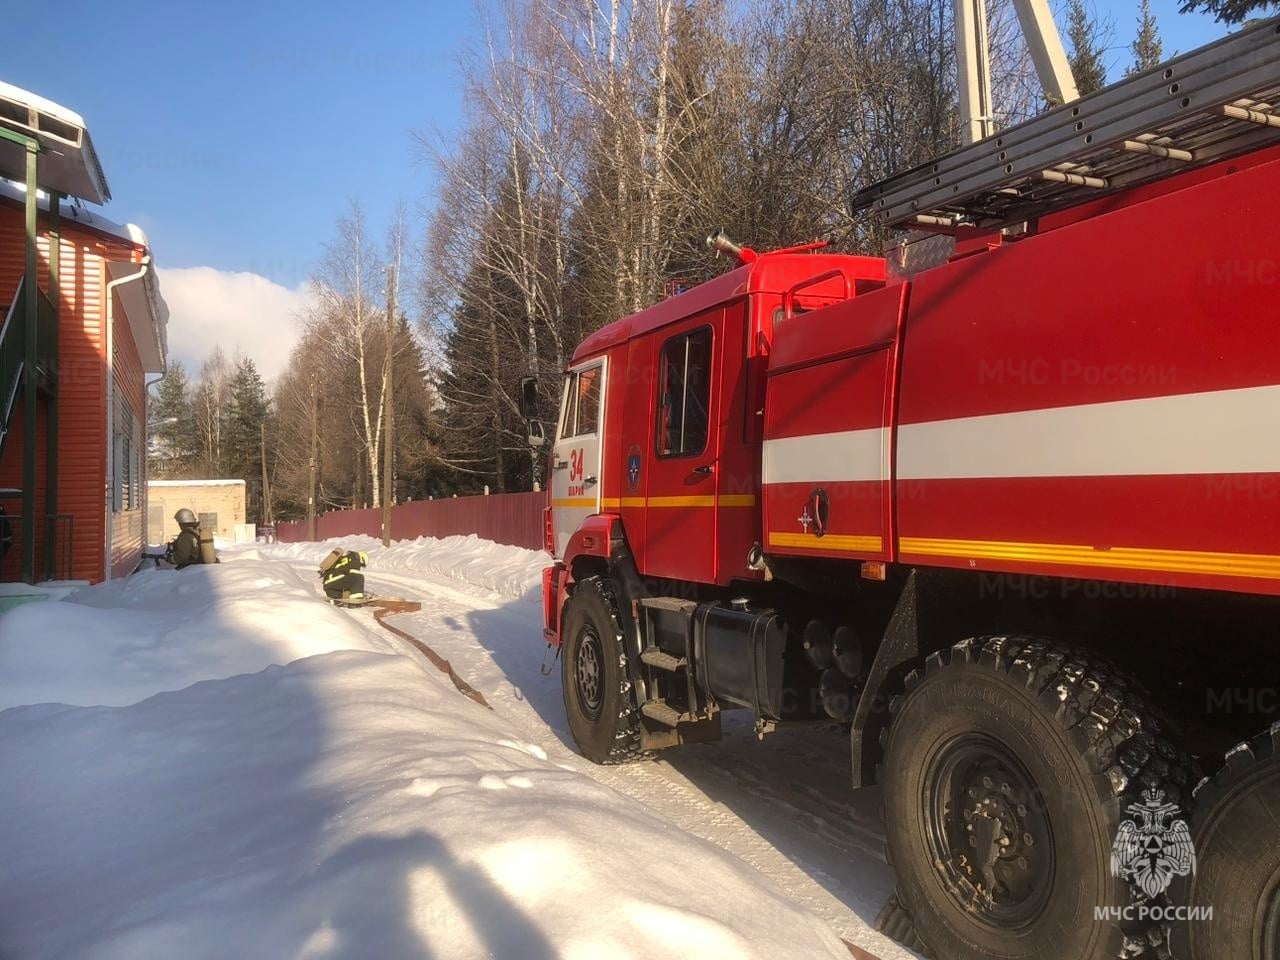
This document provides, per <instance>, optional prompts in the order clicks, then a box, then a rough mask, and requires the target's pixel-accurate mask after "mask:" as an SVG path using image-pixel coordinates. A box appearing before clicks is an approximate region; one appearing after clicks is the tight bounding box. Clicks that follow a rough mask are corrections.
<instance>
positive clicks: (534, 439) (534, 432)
mask: <svg viewBox="0 0 1280 960" xmlns="http://www.w3.org/2000/svg"><path fill="white" fill-rule="evenodd" d="M546 442H547V434H546V431H544V430H543V429H542V424H541V423H540V422H539V421H537V420H530V421H529V446H531V447H534V448H537V447H540V446H542V445H543V444H544V443H546Z"/></svg>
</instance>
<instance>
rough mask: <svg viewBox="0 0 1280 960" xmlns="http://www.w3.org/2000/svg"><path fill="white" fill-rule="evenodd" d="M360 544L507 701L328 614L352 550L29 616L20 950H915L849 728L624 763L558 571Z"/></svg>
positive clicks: (8, 846) (349, 616)
mask: <svg viewBox="0 0 1280 960" xmlns="http://www.w3.org/2000/svg"><path fill="white" fill-rule="evenodd" d="M343 543H344V545H346V546H351V547H356V548H359V549H365V550H367V551H368V552H369V553H370V560H371V563H372V567H373V570H372V573H371V576H370V584H369V586H370V589H372V590H374V591H376V592H378V593H383V594H399V595H403V596H409V597H411V598H413V599H419V600H422V601H423V603H424V609H423V612H422V613H421V614H417V615H405V616H399V617H396V618H395V623H396V624H397V626H399V627H401V628H402V629H404V630H406V631H408V632H409V633H411V634H413V635H414V636H416V637H418V638H419V639H420V640H422V641H423V642H425V643H427V644H429V645H430V646H431V647H432V648H433V649H435V650H436V651H437V652H438V653H440V654H441V655H442V656H444V657H446V658H448V659H449V660H450V661H451V662H452V664H453V666H454V668H455V670H456V671H457V672H458V673H459V674H460V675H461V676H462V678H463V679H464V680H466V681H467V682H468V683H470V684H471V685H472V686H474V687H475V688H477V689H478V690H480V692H482V693H483V694H484V696H485V697H486V699H487V700H488V702H489V703H490V704H492V705H493V707H494V709H493V711H489V710H485V709H484V708H482V707H480V706H478V705H477V704H475V703H473V702H471V701H469V700H467V699H466V698H464V697H463V696H461V695H460V694H459V693H457V691H456V690H455V689H454V688H453V686H452V685H451V684H449V682H448V681H447V680H446V679H445V678H444V677H443V676H442V675H441V674H439V673H438V672H436V671H435V670H434V668H432V667H431V666H430V665H429V664H427V663H426V661H425V659H424V658H423V657H422V656H421V655H420V654H419V653H418V652H417V651H416V650H413V649H412V648H407V645H406V644H403V642H402V641H400V640H398V639H397V638H396V637H394V636H392V635H391V634H389V633H387V632H386V631H383V630H381V629H380V628H378V627H377V626H376V625H374V624H373V621H372V618H371V617H370V616H369V615H368V614H367V613H364V612H348V611H339V610H335V609H334V608H332V607H330V606H328V605H327V604H325V603H323V602H322V601H321V600H320V599H319V598H318V595H317V594H318V591H317V587H316V581H315V578H314V565H315V562H316V560H318V559H319V557H320V556H322V555H323V554H324V553H326V552H327V551H328V549H329V548H328V547H327V546H321V545H295V546H277V547H269V548H264V547H256V548H254V547H240V548H236V549H235V550H233V551H230V552H229V556H228V557H227V559H228V562H226V563H224V564H222V565H220V566H218V567H214V568H200V567H193V568H189V569H188V570H184V571H181V572H174V571H151V572H144V573H143V574H140V575H139V576H137V577H134V578H131V579H130V580H128V581H124V582H121V583H115V584H111V585H107V586H103V587H98V588H94V589H92V590H88V591H84V592H81V593H80V594H77V595H76V596H74V597H73V598H72V599H71V600H69V601H65V602H62V603H45V604H33V605H28V606H24V607H19V608H17V609H16V610H14V611H12V612H10V613H8V614H5V615H3V616H0V708H3V707H9V709H7V710H5V709H0V809H3V810H4V819H3V821H2V822H3V826H2V827H0V864H3V865H4V866H3V869H0V905H2V906H0V956H3V957H5V958H9V957H16V958H25V957H55V956H56V957H95V958H96V957H105V958H115V957H120V958H125V957H128V958H135V957H143V958H148V957H166V958H167V957H172V956H184V957H224V956H245V957H273V958H274V957H317V958H318V957H365V956H371V957H372V956H377V957H402V956H404V957H424V956H425V957H442V958H453V957H469V956H495V957H504V958H505V957H513V958H526V957H527V958H535V960H536V958H540V957H553V956H558V957H566V958H577V957H582V958H586V957H602V956H619V957H622V956H653V957H663V958H667V957H682V956H694V955H697V956H699V957H708V956H710V957H716V958H717V960H719V958H723V957H740V956H742V957H747V956H755V957H798V956H804V957H818V956H832V957H841V956H843V957H848V952H847V951H846V950H845V948H844V947H843V946H842V945H841V944H840V943H839V940H838V939H837V936H836V935H837V934H838V935H841V936H843V937H845V938H846V939H847V940H849V941H850V942H853V943H857V944H860V945H862V946H865V947H867V948H868V949H870V950H871V952H873V953H874V954H876V955H877V956H879V957H882V958H884V960H899V958H906V957H908V956H909V954H907V953H905V952H903V951H901V950H900V949H898V948H895V947H894V946H892V945H891V944H888V943H887V942H886V941H884V940H883V939H882V938H880V937H878V936H877V935H876V934H874V933H873V932H871V931H870V930H869V928H868V924H869V922H870V920H871V918H872V917H874V915H875V912H876V911H877V910H878V909H879V907H880V905H881V904H882V903H883V901H884V899H885V897H886V896H887V894H888V892H889V889H890V886H891V880H890V876H889V873H888V870H887V868H886V867H885V866H884V865H883V862H882V861H880V860H879V859H878V851H879V840H878V838H877V837H876V835H875V831H876V813H875V810H874V803H875V797H874V795H866V796H860V797H853V796H852V795H851V794H850V793H849V791H848V790H847V788H846V786H845V785H846V784H847V782H848V756H847V742H846V741H845V740H844V738H842V737H840V736H837V735H834V734H833V733H832V732H831V731H828V730H826V729H823V728H811V729H806V730H794V731H784V732H780V733H777V734H774V735H772V736H771V737H769V738H768V739H766V741H765V742H764V743H756V742H755V741H754V737H752V736H751V735H750V726H749V723H742V722H739V723H732V724H729V725H728V730H727V733H728V736H727V737H726V739H725V740H724V741H723V742H721V743H719V744H712V745H706V746H701V747H686V748H682V749H680V750H676V751H671V752H668V753H666V754H664V755H663V757H662V759H661V760H659V761H657V762H653V763H644V764H638V765H633V766H629V767H623V768H600V767H595V766H593V765H591V764H588V763H586V762H585V761H583V760H582V759H581V758H580V757H578V756H577V755H576V754H575V753H573V752H572V750H571V749H570V746H569V739H568V732H567V729H566V727H565V725H564V721H563V711H562V708H561V705H560V691H559V678H558V676H552V677H549V678H544V677H542V676H540V675H539V670H538V667H539V664H540V661H541V658H542V649H543V645H542V644H541V642H540V639H539V622H538V621H539V608H538V606H537V605H536V604H535V603H532V602H530V601H531V600H534V599H536V596H537V585H538V578H539V570H540V569H541V567H542V566H543V565H544V564H545V562H546V558H545V555H543V554H540V553H535V552H531V551H520V550H515V549H513V548H509V547H499V546H496V545H494V544H487V543H485V542H483V541H477V540H475V539H474V538H449V539H448V540H445V541H418V542H416V543H404V544H397V545H395V546H393V547H392V548H391V549H390V550H386V551H384V550H383V549H382V548H381V547H379V546H377V545H376V544H375V543H374V542H373V541H367V540H361V539H359V538H350V539H347V540H344V541H343ZM23 704H26V705H23ZM742 719H743V720H744V721H745V720H747V718H742ZM855 800H856V802H855Z"/></svg>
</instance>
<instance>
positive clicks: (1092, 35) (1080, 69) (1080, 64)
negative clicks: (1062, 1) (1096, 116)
mask: <svg viewBox="0 0 1280 960" xmlns="http://www.w3.org/2000/svg"><path fill="white" fill-rule="evenodd" d="M1102 33H1103V31H1102V29H1101V28H1100V26H1099V24H1098V21H1097V19H1096V18H1095V17H1094V16H1093V15H1092V14H1091V13H1090V12H1089V10H1088V9H1087V8H1086V7H1085V3H1084V0H1070V3H1068V4H1067V42H1068V43H1069V44H1070V46H1071V53H1070V55H1069V56H1068V57H1067V59H1068V60H1069V61H1070V62H1071V72H1072V73H1073V74H1075V78H1076V89H1077V90H1079V91H1080V96H1082V97H1083V96H1086V95H1087V94H1090V93H1093V92H1094V91H1095V90H1101V89H1102V88H1103V87H1105V86H1106V85H1107V65H1106V62H1105V61H1104V60H1103V52H1104V51H1103V36H1102Z"/></svg>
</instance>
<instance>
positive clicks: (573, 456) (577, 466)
mask: <svg viewBox="0 0 1280 960" xmlns="http://www.w3.org/2000/svg"><path fill="white" fill-rule="evenodd" d="M586 460H587V458H586V451H585V450H583V449H582V448H579V449H577V450H574V451H572V452H571V453H570V454H569V482H570V483H574V482H576V481H578V480H581V479H582V474H583V472H584V467H585V466H586Z"/></svg>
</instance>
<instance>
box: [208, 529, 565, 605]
mask: <svg viewBox="0 0 1280 960" xmlns="http://www.w3.org/2000/svg"><path fill="white" fill-rule="evenodd" d="M334 547H342V548H343V549H344V550H363V551H364V552H365V553H367V554H368V555H369V565H370V570H371V573H372V574H373V575H374V576H375V577H376V575H377V572H378V571H380V570H381V571H384V572H387V573H407V574H415V573H419V574H435V575H439V576H445V577H449V578H450V579H452V580H458V581H460V582H462V583H467V584H470V585H472V586H476V587H482V588H484V589H486V590H492V591H493V592H495V593H498V594H500V595H502V596H504V597H509V598H511V599H518V600H529V601H532V602H540V601H541V596H542V571H543V569H544V568H546V567H547V566H548V565H549V564H550V563H551V557H550V556H548V555H547V553H546V552H545V551H542V550H525V549H524V548H522V547H509V546H506V545H504V544H500V543H494V542H493V541H492V540H481V539H480V538H479V537H476V536H466V537H461V536H459V537H444V538H439V539H437V538H434V537H419V538H418V539H417V540H396V541H394V542H393V543H392V544H391V546H390V547H384V546H383V545H382V541H380V540H375V539H374V538H372V537H365V536H355V537H336V538H334V539H332V540H325V541H323V542H321V543H277V544H273V545H270V546H264V545H262V544H259V545H258V546H257V547H256V548H248V549H247V550H244V551H241V552H236V551H235V550H232V551H231V555H232V556H258V557H263V558H267V557H276V558H280V559H290V560H305V561H307V562H313V563H317V564H318V563H319V562H320V560H321V559H323V558H324V556H325V555H326V554H327V553H328V552H329V551H330V550H332V549H333V548H334Z"/></svg>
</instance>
